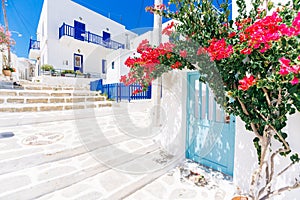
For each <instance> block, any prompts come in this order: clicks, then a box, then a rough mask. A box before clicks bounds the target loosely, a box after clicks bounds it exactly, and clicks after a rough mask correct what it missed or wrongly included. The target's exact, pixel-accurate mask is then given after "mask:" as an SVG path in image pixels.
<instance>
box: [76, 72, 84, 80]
mask: <svg viewBox="0 0 300 200" xmlns="http://www.w3.org/2000/svg"><path fill="white" fill-rule="evenodd" d="M75 74H76V77H77V78H84V74H83V73H82V72H81V71H79V70H76V72H75Z"/></svg>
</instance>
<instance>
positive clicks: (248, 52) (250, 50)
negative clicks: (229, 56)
mask: <svg viewBox="0 0 300 200" xmlns="http://www.w3.org/2000/svg"><path fill="white" fill-rule="evenodd" d="M251 53H252V49H250V48H245V49H242V50H241V54H245V55H249V54H251Z"/></svg>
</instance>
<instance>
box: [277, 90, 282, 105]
mask: <svg viewBox="0 0 300 200" xmlns="http://www.w3.org/2000/svg"><path fill="white" fill-rule="evenodd" d="M281 91H282V89H281V88H279V91H278V99H277V104H276V108H278V106H279V104H281V101H282V95H281Z"/></svg>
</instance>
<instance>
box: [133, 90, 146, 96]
mask: <svg viewBox="0 0 300 200" xmlns="http://www.w3.org/2000/svg"><path fill="white" fill-rule="evenodd" d="M140 92H143V90H141V89H136V90H134V91H133V92H132V94H133V95H135V94H138V93H140Z"/></svg>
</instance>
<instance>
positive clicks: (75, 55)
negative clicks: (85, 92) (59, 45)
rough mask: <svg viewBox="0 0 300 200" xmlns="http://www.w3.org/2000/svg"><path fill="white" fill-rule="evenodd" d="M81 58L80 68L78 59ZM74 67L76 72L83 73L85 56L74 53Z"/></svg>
mask: <svg viewBox="0 0 300 200" xmlns="http://www.w3.org/2000/svg"><path fill="white" fill-rule="evenodd" d="M77 57H79V58H80V63H79V64H80V66H79V65H78V63H76V58H77ZM73 60H74V62H73V65H74V72H76V71H77V70H79V71H80V72H81V73H83V55H81V54H77V53H74V56H73Z"/></svg>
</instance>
